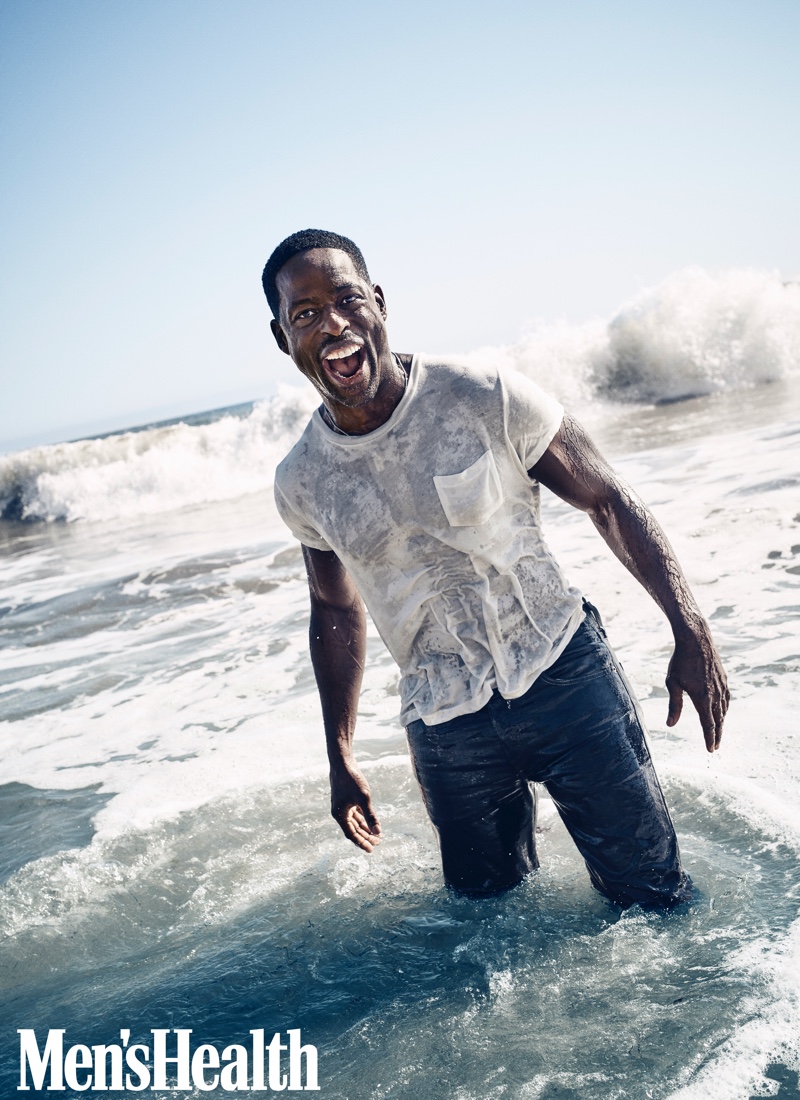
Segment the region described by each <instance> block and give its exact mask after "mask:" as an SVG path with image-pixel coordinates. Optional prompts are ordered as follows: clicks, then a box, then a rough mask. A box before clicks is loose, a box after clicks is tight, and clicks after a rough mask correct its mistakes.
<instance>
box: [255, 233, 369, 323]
mask: <svg viewBox="0 0 800 1100" xmlns="http://www.w3.org/2000/svg"><path fill="white" fill-rule="evenodd" d="M310 248H338V249H341V251H342V252H346V253H347V255H348V256H349V257H350V259H351V260H352V261H353V266H354V267H355V269H356V271H357V272H358V274H359V275H360V276H361V278H362V279H366V281H367V282H369V281H370V277H369V272H368V271H367V264H366V260H365V259H364V257H363V256H362V255H361V249H360V248H359V247H358V245H357V244H354V243H353V242H352V241H351V240H350V238H349V237H342V236H341V234H339V233H329V232H328V230H327V229H301V230H300V231H299V232H297V233H292V235H291V237H287V238H286V240H285V241H281V243H280V244H279V245H278V247H277V248H276V249H275V251H274V252H273V253H272V255H271V256H270V258H269V259H268V260H267V263H266V266H265V268H264V273H263V275H262V276H261V285H262V286H263V288H264V293H265V294H266V296H267V301H268V302H269V308H270V309H271V310H272V315H273V317H275V319H276V320H277V317H278V314H279V312H280V304H281V303H280V295H279V294H278V287H277V286H276V284H275V279H276V278H277V275H278V272H279V271H280V269H281V268H282V267H283V265H284V264H285V263H288V262H289V260H291V258H292V256H296V255H297V254H298V252H307V251H308V250H309V249H310Z"/></svg>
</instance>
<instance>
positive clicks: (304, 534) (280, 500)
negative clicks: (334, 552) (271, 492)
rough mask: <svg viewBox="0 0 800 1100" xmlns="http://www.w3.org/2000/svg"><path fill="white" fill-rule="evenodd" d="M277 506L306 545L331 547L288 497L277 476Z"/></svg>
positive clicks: (317, 547) (281, 515) (283, 517)
mask: <svg viewBox="0 0 800 1100" xmlns="http://www.w3.org/2000/svg"><path fill="white" fill-rule="evenodd" d="M275 506H276V508H277V509H278V514H279V515H280V517H281V519H282V520H283V522H284V523H285V524H286V526H287V527H288V528H289V530H290V531H291V532H292V534H293V535H294V537H295V538H296V539H298V540H299V541H300V542H302V544H303V545H304V546H310V547H311V549H312V550H330V549H331V547H330V546H329V545H328V543H327V542H326V541H325V539H324V538H323V537H322V535H321V534H320V533H319V531H316V530H315V529H314V528H313V527H312V526H311V524H310V523H309V522H308V520H307V519H306V518H305V517H304V516H302V515H301V514H300V512H299V511H298V510H297V509H296V508H295V507H294V506H293V505H292V504H291V502H290V501H289V500H288V499H287V497H286V495H285V494H284V492H283V490H282V489H281V487H280V485H279V484H278V479H277V477H276V479H275Z"/></svg>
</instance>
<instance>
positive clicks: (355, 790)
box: [331, 764, 381, 852]
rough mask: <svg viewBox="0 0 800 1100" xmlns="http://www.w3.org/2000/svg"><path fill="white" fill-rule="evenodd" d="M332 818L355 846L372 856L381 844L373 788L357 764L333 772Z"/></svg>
mask: <svg viewBox="0 0 800 1100" xmlns="http://www.w3.org/2000/svg"><path fill="white" fill-rule="evenodd" d="M331 814H332V815H333V817H334V818H335V820H336V821H338V822H339V826H340V828H341V830H342V832H343V833H344V835H345V836H346V837H347V839H348V840H352V842H353V844H355V845H357V846H358V847H359V848H361V849H363V851H365V852H371V851H372V849H373V848H374V847H375V846H376V845H377V844H380V842H381V823H380V822H379V821H378V818H377V817H376V816H375V811H374V810H373V808H372V798H371V796H370V791H369V784H368V783H367V781H366V779H365V778H364V776H363V775H362V774H361V772H360V771H359V770H358V768H357V767H356V766H355V764H349V765H347V764H342V765H341V767H338V768H336V769H335V770H333V769H332V770H331Z"/></svg>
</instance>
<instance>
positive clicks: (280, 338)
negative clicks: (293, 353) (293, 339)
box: [269, 317, 289, 355]
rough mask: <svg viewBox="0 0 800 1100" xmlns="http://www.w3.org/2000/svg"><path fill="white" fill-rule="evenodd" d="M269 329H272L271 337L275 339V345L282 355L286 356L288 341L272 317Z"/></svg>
mask: <svg viewBox="0 0 800 1100" xmlns="http://www.w3.org/2000/svg"><path fill="white" fill-rule="evenodd" d="M269 327H270V328H271V329H272V335H273V336H274V337H275V343H276V344H277V345H278V347H279V348H280V349H281V351H282V352H283V353H284V355H288V354H289V341H288V340H287V339H286V333H285V332H284V331H283V329H282V328H281V326H280V325H279V324H278V322H277V321H276V320H275V318H274V317H273V319H272V320H271V321H270V323H269Z"/></svg>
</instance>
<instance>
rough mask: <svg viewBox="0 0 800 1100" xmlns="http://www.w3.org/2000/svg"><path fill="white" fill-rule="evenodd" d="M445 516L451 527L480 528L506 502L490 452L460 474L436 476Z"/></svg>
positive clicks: (434, 480)
mask: <svg viewBox="0 0 800 1100" xmlns="http://www.w3.org/2000/svg"><path fill="white" fill-rule="evenodd" d="M433 483H434V485H435V486H436V492H437V493H438V494H439V500H440V501H441V505H442V508H444V514H445V515H446V516H447V522H448V523H449V524H450V526H451V527H478V526H480V524H482V523H486V521H487V520H488V519H489V518H490V517H491V516H493V515H494V513H495V512H496V511H497V509H498V508H499V507H500V505H501V504H502V503H503V487H502V485H501V484H500V475H499V474H498V472H497V464H496V463H495V460H494V455H493V454H492V452H491V451H485V452H484V453H483V454H482V455H481V457H480V458H479V459H478V461H477V462H473V463H472V465H471V466H468V467H467V468H466V470H462V471H461V473H458V474H437V475H434V478H433Z"/></svg>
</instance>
